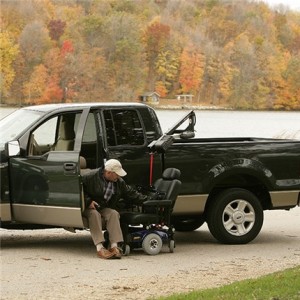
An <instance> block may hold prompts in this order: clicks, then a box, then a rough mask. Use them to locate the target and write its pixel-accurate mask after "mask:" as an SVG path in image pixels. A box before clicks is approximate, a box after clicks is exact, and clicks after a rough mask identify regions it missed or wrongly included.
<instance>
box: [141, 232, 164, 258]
mask: <svg viewBox="0 0 300 300" xmlns="http://www.w3.org/2000/svg"><path fill="white" fill-rule="evenodd" d="M142 248H143V250H144V251H145V252H146V253H147V254H149V255H156V254H158V253H159V252H160V250H161V248H162V239H161V237H160V236H159V235H158V234H156V233H149V234H148V235H146V237H145V238H144V240H143V243H142Z"/></svg>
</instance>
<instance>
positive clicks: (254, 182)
mask: <svg viewBox="0 0 300 300" xmlns="http://www.w3.org/2000/svg"><path fill="white" fill-rule="evenodd" d="M229 188H242V189H245V190H248V191H250V192H252V193H253V194H254V195H255V196H256V197H257V198H258V199H259V201H260V203H261V205H262V207H263V209H264V210H266V209H268V208H270V207H271V206H272V204H271V198H270V194H269V192H268V189H267V187H266V186H265V185H264V184H263V183H262V182H261V181H260V180H258V179H257V178H256V177H254V176H251V175H248V174H238V175H234V176H230V177H227V178H224V179H223V180H222V181H220V182H218V183H217V184H216V185H215V186H213V188H212V190H211V191H210V193H209V197H208V199H207V202H206V205H205V212H206V211H207V207H208V206H209V205H211V204H212V203H213V201H214V199H215V197H216V196H217V195H218V194H219V193H221V192H222V191H224V190H226V189H229Z"/></svg>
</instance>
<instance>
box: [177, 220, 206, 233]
mask: <svg viewBox="0 0 300 300" xmlns="http://www.w3.org/2000/svg"><path fill="white" fill-rule="evenodd" d="M172 222H173V223H172V224H173V226H174V228H175V230H176V231H179V232H187V231H194V230H196V229H198V228H199V227H201V226H202V225H203V223H204V218H203V217H202V216H197V217H195V218H190V217H186V218H176V219H174V221H172Z"/></svg>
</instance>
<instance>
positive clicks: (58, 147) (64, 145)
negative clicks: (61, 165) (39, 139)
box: [54, 120, 75, 151]
mask: <svg viewBox="0 0 300 300" xmlns="http://www.w3.org/2000/svg"><path fill="white" fill-rule="evenodd" d="M74 142H75V132H74V128H73V124H72V123H71V122H68V120H63V121H62V122H61V124H60V128H59V138H58V140H57V142H56V144H55V145H54V151H71V150H73V149H74Z"/></svg>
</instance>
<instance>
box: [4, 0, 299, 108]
mask: <svg viewBox="0 0 300 300" xmlns="http://www.w3.org/2000/svg"><path fill="white" fill-rule="evenodd" d="M0 22H1V32H0V49H1V67H0V68H1V69H0V71H1V73H0V87H1V103H6V104H19V105H25V104H41V103H58V102H91V101H93V102H98V101H99V102H102V101H136V100H137V99H138V97H139V95H141V94H143V93H144V92H146V91H147V92H150V91H151V92H152V91H156V92H157V93H159V94H160V96H161V97H162V98H166V99H173V98H175V97H176V95H179V94H192V95H193V96H194V97H193V99H194V102H195V104H199V105H207V104H210V105H216V106H222V107H231V108H234V109H284V110H296V109H300V13H299V12H297V11H291V10H289V9H288V8H287V7H284V6H282V5H281V6H278V7H277V8H276V9H271V8H270V7H268V6H267V5H266V4H265V3H263V2H260V1H254V0H244V1H242V0H241V1H240V0H189V1H183V0H43V1H42V0H25V1H21V0H19V1H18V0H16V1H12V0H1V20H0Z"/></svg>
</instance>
